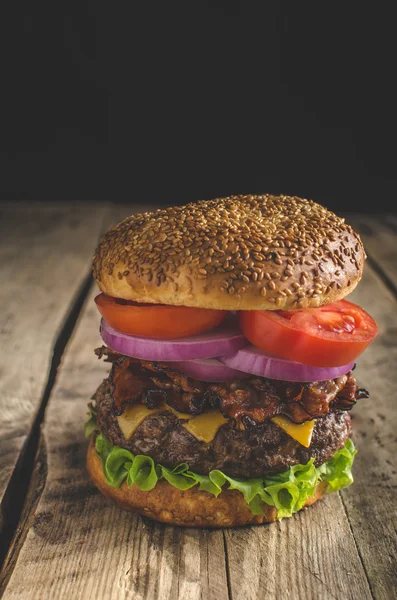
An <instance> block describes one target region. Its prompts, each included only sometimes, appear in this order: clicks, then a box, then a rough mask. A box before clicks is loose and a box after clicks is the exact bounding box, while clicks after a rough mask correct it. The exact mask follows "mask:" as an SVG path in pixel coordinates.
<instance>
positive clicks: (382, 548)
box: [342, 218, 397, 600]
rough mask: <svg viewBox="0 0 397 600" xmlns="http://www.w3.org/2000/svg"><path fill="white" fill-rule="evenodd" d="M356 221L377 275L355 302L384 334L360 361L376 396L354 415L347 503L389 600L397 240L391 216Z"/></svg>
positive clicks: (395, 500)
mask: <svg viewBox="0 0 397 600" xmlns="http://www.w3.org/2000/svg"><path fill="white" fill-rule="evenodd" d="M386 219H387V220H386ZM357 221H358V222H356V220H354V219H353V225H354V226H355V227H357V229H358V230H359V231H360V232H361V234H362V237H363V241H364V245H365V247H366V249H367V253H368V256H369V258H370V260H371V264H373V263H375V264H376V269H377V273H374V272H373V270H372V269H366V271H365V275H364V280H363V282H362V284H361V285H360V286H359V287H358V289H357V291H355V292H354V293H353V294H352V300H353V301H357V302H358V303H360V304H361V305H362V306H364V307H365V308H366V309H367V310H368V312H369V313H370V314H371V315H372V316H373V317H374V318H375V320H376V321H377V323H378V325H379V336H378V337H377V339H376V340H375V342H374V343H373V344H372V345H371V346H370V347H369V348H368V350H366V352H365V353H364V354H363V355H362V356H361V357H360V358H359V359H358V361H357V362H358V367H357V371H356V372H357V378H358V379H359V382H360V384H361V385H362V386H363V387H365V388H367V389H368V390H369V391H370V394H371V397H370V400H369V401H362V404H361V403H360V408H358V407H356V409H355V410H354V411H353V415H354V422H353V427H354V431H355V436H356V440H357V445H358V447H359V453H358V455H357V460H356V465H355V471H354V472H355V484H354V487H351V488H349V489H347V490H345V491H343V492H342V499H343V502H344V504H345V507H346V511H347V515H348V517H349V521H350V524H351V527H352V532H353V535H354V537H355V540H356V543H357V548H358V551H359V553H360V556H361V558H362V561H363V565H364V568H365V570H366V573H367V576H368V578H369V581H370V584H371V590H372V593H373V595H374V597H375V598H379V599H382V600H383V599H384V600H389V598H393V597H397V534H396V532H397V459H396V456H397V403H396V389H397V326H396V318H397V297H396V293H395V290H394V284H397V238H396V236H395V233H394V231H393V230H391V229H390V227H387V226H386V225H385V222H386V223H387V222H389V223H390V218H385V219H382V220H380V219H375V218H371V219H368V221H367V227H368V228H365V230H364V229H363V228H362V227H361V225H360V223H361V224H362V222H363V221H362V219H361V218H360V219H357ZM396 224H397V222H396ZM379 270H380V271H381V272H380V274H379V273H378V271H379ZM389 280H391V281H392V282H394V283H392V286H391V287H392V289H390V285H388V282H389ZM393 594H394V595H393Z"/></svg>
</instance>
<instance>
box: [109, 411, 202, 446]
mask: <svg viewBox="0 0 397 600" xmlns="http://www.w3.org/2000/svg"><path fill="white" fill-rule="evenodd" d="M167 410H169V411H171V412H172V413H174V415H175V416H176V417H178V419H192V418H193V415H190V414H189V413H181V412H178V411H177V410H175V409H174V408H171V406H168V405H167V404H165V402H164V403H163V404H161V405H160V406H159V407H158V408H147V407H146V406H145V405H144V404H127V405H126V406H125V408H124V412H123V414H122V415H120V416H119V417H116V419H117V422H118V424H119V427H120V430H121V433H122V434H123V436H124V438H125V439H126V440H129V439H130V438H131V437H132V436H133V435H134V433H135V431H136V430H137V428H138V427H139V425H140V424H141V423H142V421H144V420H145V419H146V417H149V416H150V415H155V414H156V413H159V412H165V411H167Z"/></svg>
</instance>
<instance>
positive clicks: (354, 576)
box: [225, 494, 372, 600]
mask: <svg viewBox="0 0 397 600" xmlns="http://www.w3.org/2000/svg"><path fill="white" fill-rule="evenodd" d="M225 538H226V545H227V553H228V561H229V564H228V570H229V573H230V590H231V597H232V598H233V600H243V599H244V600H245V599H247V600H255V599H256V598H261V599H263V600H265V599H266V600H273V599H280V600H282V599H284V598H291V599H294V600H307V599H308V598H316V600H320V599H321V600H325V599H327V600H328V599H338V600H339V598H343V599H344V600H348V599H351V600H356V599H357V598H360V599H361V598H362V599H368V600H369V599H370V598H372V596H371V593H370V589H369V586H368V582H367V579H366V576H365V573H364V570H363V568H362V565H361V562H360V558H359V556H358V554H357V550H356V546H355V543H354V539H353V537H352V534H351V532H350V528H349V523H348V521H347V519H346V516H345V513H344V510H343V506H342V503H341V501H340V498H339V497H338V495H337V494H334V495H331V496H328V497H327V498H325V499H324V500H322V501H321V502H319V503H317V504H316V505H315V506H313V507H310V508H308V509H306V510H304V511H303V512H302V513H299V514H296V515H294V517H293V518H291V519H284V520H283V521H280V522H279V523H277V524H274V525H271V526H266V527H261V528H251V529H243V530H238V529H236V530H226V531H225Z"/></svg>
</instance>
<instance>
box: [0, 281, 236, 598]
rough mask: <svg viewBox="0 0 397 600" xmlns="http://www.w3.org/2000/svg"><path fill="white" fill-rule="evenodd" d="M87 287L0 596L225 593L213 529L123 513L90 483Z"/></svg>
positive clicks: (94, 340)
mask: <svg viewBox="0 0 397 600" xmlns="http://www.w3.org/2000/svg"><path fill="white" fill-rule="evenodd" d="M93 296H94V293H93V294H92V295H91V297H90V298H89V300H88V302H87V305H86V307H85V309H84V311H83V314H82V315H81V319H80V320H79V322H78V326H77V330H76V332H75V334H74V335H73V338H72V340H71V343H70V345H69V346H68V348H67V352H66V354H65V356H64V360H63V364H62V369H61V371H60V374H59V377H58V380H57V383H56V386H55V388H54V391H53V396H52V398H51V400H50V403H49V405H48V409H47V414H46V421H45V427H44V439H45V444H46V448H47V460H48V464H47V468H48V477H47V482H46V485H45V488H44V492H43V495H42V497H41V500H40V502H39V506H38V509H37V511H36V515H35V518H34V521H33V524H32V527H31V528H30V530H29V532H28V535H27V538H26V542H25V544H24V546H23V548H22V550H21V553H20V556H19V560H18V562H17V565H16V568H15V570H14V572H13V574H12V576H11V579H10V581H9V584H8V586H7V588H6V591H5V594H4V598H5V599H9V598H21V599H22V598H26V597H29V599H31V600H33V599H35V598H37V599H40V600H41V599H42V598H49V597H56V598H57V599H59V600H62V599H63V598H67V599H69V598H71V597H72V598H73V599H74V600H75V599H78V598H84V599H87V600H88V599H91V598H92V599H95V600H97V599H98V598H109V599H110V598H115V599H116V598H117V599H118V600H119V599H122V598H150V599H156V598H158V599H160V598H161V599H164V600H165V599H167V598H170V599H171V598H175V597H179V598H184V599H185V598H186V599H191V600H195V599H199V598H202V597H205V598H214V599H215V598H216V600H224V599H226V598H227V597H228V593H227V582H226V564H225V555H224V546H223V536H222V532H221V531H214V532H208V531H196V530H182V529H179V528H173V527H165V526H163V525H160V524H156V523H150V522H148V521H145V520H143V519H141V518H140V517H137V516H135V515H133V514H131V513H128V512H125V511H121V510H120V509H119V508H117V507H116V506H113V504H111V503H110V502H109V501H107V500H106V499H105V498H103V497H102V496H101V495H100V494H99V493H97V491H96V490H95V489H94V487H93V486H92V484H91V483H90V482H89V479H88V475H87V473H86V469H85V456H86V451H87V443H86V441H85V440H84V436H83V423H84V421H85V419H86V411H87V408H86V405H87V401H88V400H89V398H90V396H91V395H92V393H93V391H94V390H95V389H96V387H97V386H98V384H99V383H100V381H101V380H102V378H103V377H104V376H105V374H106V371H107V368H108V367H107V366H106V364H105V363H103V362H102V361H98V360H97V359H96V357H95V356H94V353H93V349H94V348H95V347H96V346H98V345H99V344H100V343H101V342H100V338H99V334H98V321H99V318H98V314H97V311H96V308H95V306H94V303H93Z"/></svg>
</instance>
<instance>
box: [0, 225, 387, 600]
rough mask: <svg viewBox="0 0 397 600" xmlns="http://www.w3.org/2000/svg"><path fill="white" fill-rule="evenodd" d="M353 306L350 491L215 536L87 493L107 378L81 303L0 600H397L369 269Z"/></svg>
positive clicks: (379, 311) (88, 310)
mask: <svg viewBox="0 0 397 600" xmlns="http://www.w3.org/2000/svg"><path fill="white" fill-rule="evenodd" d="M375 235H376V234H375ZM364 241H366V240H365V239H364ZM368 252H370V250H369V248H368ZM391 256H393V252H391ZM394 256H395V255H394ZM374 260H375V259H374ZM384 260H385V259H384V258H382V259H379V261H380V263H381V262H382V261H384ZM394 260H395V259H394ZM371 264H372V261H371ZM385 268H388V267H387V266H386V267H385ZM389 272H391V270H389ZM389 277H391V275H389ZM352 300H355V301H357V302H359V303H361V304H363V306H365V307H366V308H367V309H368V311H369V312H370V313H371V314H373V316H374V317H375V318H376V319H377V320H378V323H379V325H380V335H379V338H378V339H377V340H376V342H375V343H374V344H373V345H372V347H371V348H370V349H369V350H367V352H366V353H365V354H364V355H363V356H362V357H361V358H360V359H359V361H358V365H359V366H358V368H357V371H356V374H357V377H358V379H359V383H360V384H361V385H363V386H364V387H368V388H369V389H370V391H371V400H361V401H360V403H359V406H357V407H356V408H355V409H354V411H353V417H354V430H355V435H354V438H355V441H356V444H357V446H358V448H359V453H358V455H357V459H356V468H355V478H356V482H355V484H354V486H352V487H351V488H349V489H348V490H346V491H343V492H342V493H341V494H340V495H338V494H333V495H330V496H328V497H326V498H325V499H324V500H322V501H321V502H319V503H317V504H316V505H315V506H313V507H311V508H308V509H307V510H305V511H303V512H302V513H300V514H298V515H295V516H294V518H292V519H290V520H284V521H282V522H280V523H275V524H272V525H269V526H262V527H251V528H245V529H241V530H224V531H223V532H222V531H209V530H195V529H188V530H182V529H178V528H172V527H168V526H163V525H160V524H156V523H151V522H149V521H145V520H143V519H141V518H140V517H136V516H134V515H132V514H130V513H128V512H124V511H122V510H120V509H118V508H117V507H115V506H113V505H112V504H111V503H109V501H107V500H106V499H105V498H103V497H102V496H100V495H99V494H98V493H97V491H96V490H95V489H94V488H93V486H92V485H91V484H90V482H89V481H88V478H87V474H86V471H85V466H84V464H85V454H86V447H87V444H86V442H85V441H84V438H83V433H82V425H83V422H84V419H85V413H86V403H87V400H88V398H89V397H90V395H91V394H92V392H93V391H94V390H95V388H96V387H97V386H98V384H99V382H100V381H101V379H102V378H103V377H104V376H105V373H106V365H105V364H104V363H102V362H100V361H97V360H96V358H95V356H94V355H93V348H94V347H95V346H96V345H98V344H99V343H100V340H99V336H98V316H97V314H96V310H95V308H94V305H93V302H92V295H91V297H90V298H89V299H88V301H87V304H86V306H85V307H84V310H83V312H82V314H81V316H80V318H79V321H78V323H77V327H76V330H75V332H74V334H73V337H72V339H71V341H70V344H69V345H68V347H67V349H66V353H65V355H64V358H63V361H62V367H61V369H60V371H59V374H58V378H57V381H56V385H55V387H54V389H53V393H52V396H51V398H50V402H49V405H48V408H47V413H46V420H45V425H44V433H43V436H44V437H43V440H44V443H45V445H46V448H47V469H48V475H47V480H46V483H45V487H44V491H43V494H42V496H41V499H40V501H39V504H38V507H37V510H36V514H35V515H34V519H33V520H32V522H31V525H30V527H29V531H28V532H27V537H26V541H25V544H24V546H23V548H22V550H21V552H20V555H19V558H18V561H17V564H16V567H15V569H14V571H13V573H12V575H11V577H10V580H9V583H8V586H7V588H6V591H5V594H4V598H5V599H6V600H8V599H11V598H15V599H25V598H29V599H31V598H32V599H35V598H37V599H41V598H52V597H56V598H57V599H60V600H62V599H63V598H65V599H66V598H67V599H68V600H69V599H70V598H73V599H80V598H82V599H84V600H85V599H86V598H87V599H91V598H92V599H94V598H95V599H102V598H106V599H107V598H117V599H122V600H123V599H124V598H125V599H127V598H128V599H129V598H131V599H134V600H135V599H143V600H147V599H150V600H152V599H154V600H156V599H159V600H160V599H161V600H162V599H163V598H164V599H168V598H170V599H171V598H172V599H175V598H176V599H183V600H184V599H185V598H187V599H192V600H193V599H194V600H195V599H199V598H210V599H212V598H216V599H217V600H226V599H232V600H240V599H243V598H244V599H247V600H251V599H252V600H253V599H256V598H261V599H269V600H270V599H271V600H273V599H278V598H280V599H284V598H291V599H294V600H295V599H298V600H307V599H312V598H313V599H314V598H315V599H316V600H317V599H327V600H328V599H335V598H337V599H338V600H339V599H342V598H343V599H345V598H346V599H352V600H356V598H360V599H361V598H363V599H364V600H365V599H370V598H377V599H378V598H379V599H388V600H389V599H391V598H393V597H396V594H395V591H396V589H397V582H396V572H397V568H396V561H395V549H394V548H395V547H394V546H393V544H395V542H396V538H395V533H394V530H393V527H395V517H396V500H395V497H396V493H395V490H396V481H395V476H396V466H395V455H396V449H397V448H396V433H395V432H396V431H397V423H396V414H397V410H396V406H397V405H396V403H395V400H394V395H393V388H394V386H395V384H396V373H395V372H396V366H397V361H396V358H397V356H396V353H397V335H396V331H397V330H396V327H395V315H396V308H397V302H396V299H395V296H394V294H393V291H392V290H391V289H390V287H388V286H387V283H386V282H385V279H384V278H382V277H380V276H379V274H377V273H376V272H374V270H373V269H372V268H371V266H370V265H367V267H366V270H365V275H364V278H363V281H362V283H361V284H360V285H359V287H358V289H357V291H356V292H355V293H354V296H352Z"/></svg>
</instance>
